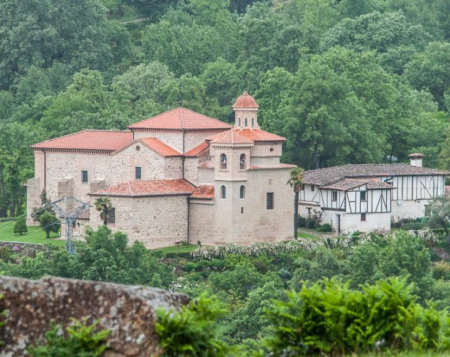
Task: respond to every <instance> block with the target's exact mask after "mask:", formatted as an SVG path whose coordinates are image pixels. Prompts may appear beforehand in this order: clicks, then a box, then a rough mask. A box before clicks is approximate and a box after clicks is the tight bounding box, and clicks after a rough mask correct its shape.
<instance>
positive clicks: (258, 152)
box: [251, 142, 283, 158]
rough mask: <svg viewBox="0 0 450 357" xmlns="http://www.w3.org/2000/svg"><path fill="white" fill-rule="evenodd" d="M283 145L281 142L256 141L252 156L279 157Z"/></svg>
mask: <svg viewBox="0 0 450 357" xmlns="http://www.w3.org/2000/svg"><path fill="white" fill-rule="evenodd" d="M282 149H283V146H282V144H280V143H270V142H267V143H255V146H253V147H252V153H251V154H252V157H257V156H259V157H278V158H280V156H281V154H282Z"/></svg>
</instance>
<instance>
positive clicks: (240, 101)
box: [233, 91, 258, 109]
mask: <svg viewBox="0 0 450 357" xmlns="http://www.w3.org/2000/svg"><path fill="white" fill-rule="evenodd" d="M233 108H234V109H246V108H258V103H256V100H255V98H253V97H252V96H251V95H250V94H248V93H247V91H244V93H243V94H242V95H241V96H239V97H238V98H237V99H236V101H235V102H234V104H233Z"/></svg>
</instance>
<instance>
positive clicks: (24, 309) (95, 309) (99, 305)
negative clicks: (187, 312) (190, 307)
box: [0, 277, 189, 356]
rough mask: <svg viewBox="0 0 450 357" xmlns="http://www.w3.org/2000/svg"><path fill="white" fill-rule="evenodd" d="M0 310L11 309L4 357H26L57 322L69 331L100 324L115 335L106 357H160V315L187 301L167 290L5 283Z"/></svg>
mask: <svg viewBox="0 0 450 357" xmlns="http://www.w3.org/2000/svg"><path fill="white" fill-rule="evenodd" d="M0 295H4V299H3V300H2V301H1V302H0V308H1V309H2V310H3V309H5V308H6V309H7V310H8V315H7V321H6V325H5V327H4V331H3V334H2V338H3V340H4V342H5V345H3V346H2V347H1V348H2V350H1V351H0V355H1V356H23V355H25V351H26V349H27V347H28V346H30V345H33V344H35V343H36V341H38V340H39V339H41V338H43V336H44V333H45V332H46V331H47V330H48V329H49V326H50V321H51V320H52V319H53V320H55V321H56V322H57V323H58V324H61V325H63V326H67V325H68V324H70V321H71V320H70V319H71V318H72V317H74V318H77V319H82V318H83V317H85V316H89V317H90V319H89V321H88V322H92V321H94V320H97V319H100V324H99V328H100V329H109V330H111V333H110V335H109V337H108V341H107V344H108V345H109V346H110V349H109V350H108V351H107V353H106V356H158V355H160V354H161V349H160V347H159V345H158V339H157V336H156V334H155V319H156V309H157V308H158V307H163V308H165V309H171V308H179V307H180V306H182V305H185V304H187V303H188V302H189V299H188V297H187V296H185V295H180V294H174V293H170V292H168V291H165V290H162V289H156V288H145V287H141V286H127V285H119V284H110V283H100V282H92V281H82V280H71V279H62V278H44V279H41V280H38V281H33V280H28V279H20V278H10V277H0Z"/></svg>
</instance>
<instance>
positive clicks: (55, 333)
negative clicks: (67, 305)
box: [28, 318, 110, 357]
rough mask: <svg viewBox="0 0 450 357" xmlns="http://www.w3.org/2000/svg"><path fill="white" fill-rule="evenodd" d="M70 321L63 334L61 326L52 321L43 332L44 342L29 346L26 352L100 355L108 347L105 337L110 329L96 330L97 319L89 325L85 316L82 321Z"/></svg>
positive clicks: (45, 356)
mask: <svg viewBox="0 0 450 357" xmlns="http://www.w3.org/2000/svg"><path fill="white" fill-rule="evenodd" d="M72 321H73V323H72V325H71V326H69V327H67V328H66V329H65V330H66V333H65V334H62V333H61V330H62V328H61V326H60V325H57V324H56V323H55V322H54V321H52V323H51V327H50V330H48V331H47V332H46V333H45V339H46V343H45V344H44V345H38V346H33V347H30V348H29V349H28V353H29V354H30V355H31V356H35V357H59V356H83V357H96V356H101V355H102V354H103V352H104V351H105V350H106V349H107V348H108V346H107V344H106V339H107V337H108V335H109V334H110V331H109V330H100V331H97V332H96V331H95V330H96V329H97V325H98V322H99V321H95V322H94V323H92V324H91V325H87V324H86V321H87V319H86V318H85V319H83V320H82V321H78V320H76V319H72Z"/></svg>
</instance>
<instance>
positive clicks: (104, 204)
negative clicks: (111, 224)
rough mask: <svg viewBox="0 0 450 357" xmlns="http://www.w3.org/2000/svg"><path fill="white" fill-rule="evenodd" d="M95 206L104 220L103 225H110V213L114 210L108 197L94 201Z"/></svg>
mask: <svg viewBox="0 0 450 357" xmlns="http://www.w3.org/2000/svg"><path fill="white" fill-rule="evenodd" d="M94 206H95V209H96V210H97V211H99V212H100V218H101V219H102V220H103V225H105V226H107V225H108V213H109V211H110V210H111V208H112V202H111V200H110V199H109V198H108V197H99V198H97V199H96V200H95V201H94Z"/></svg>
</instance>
